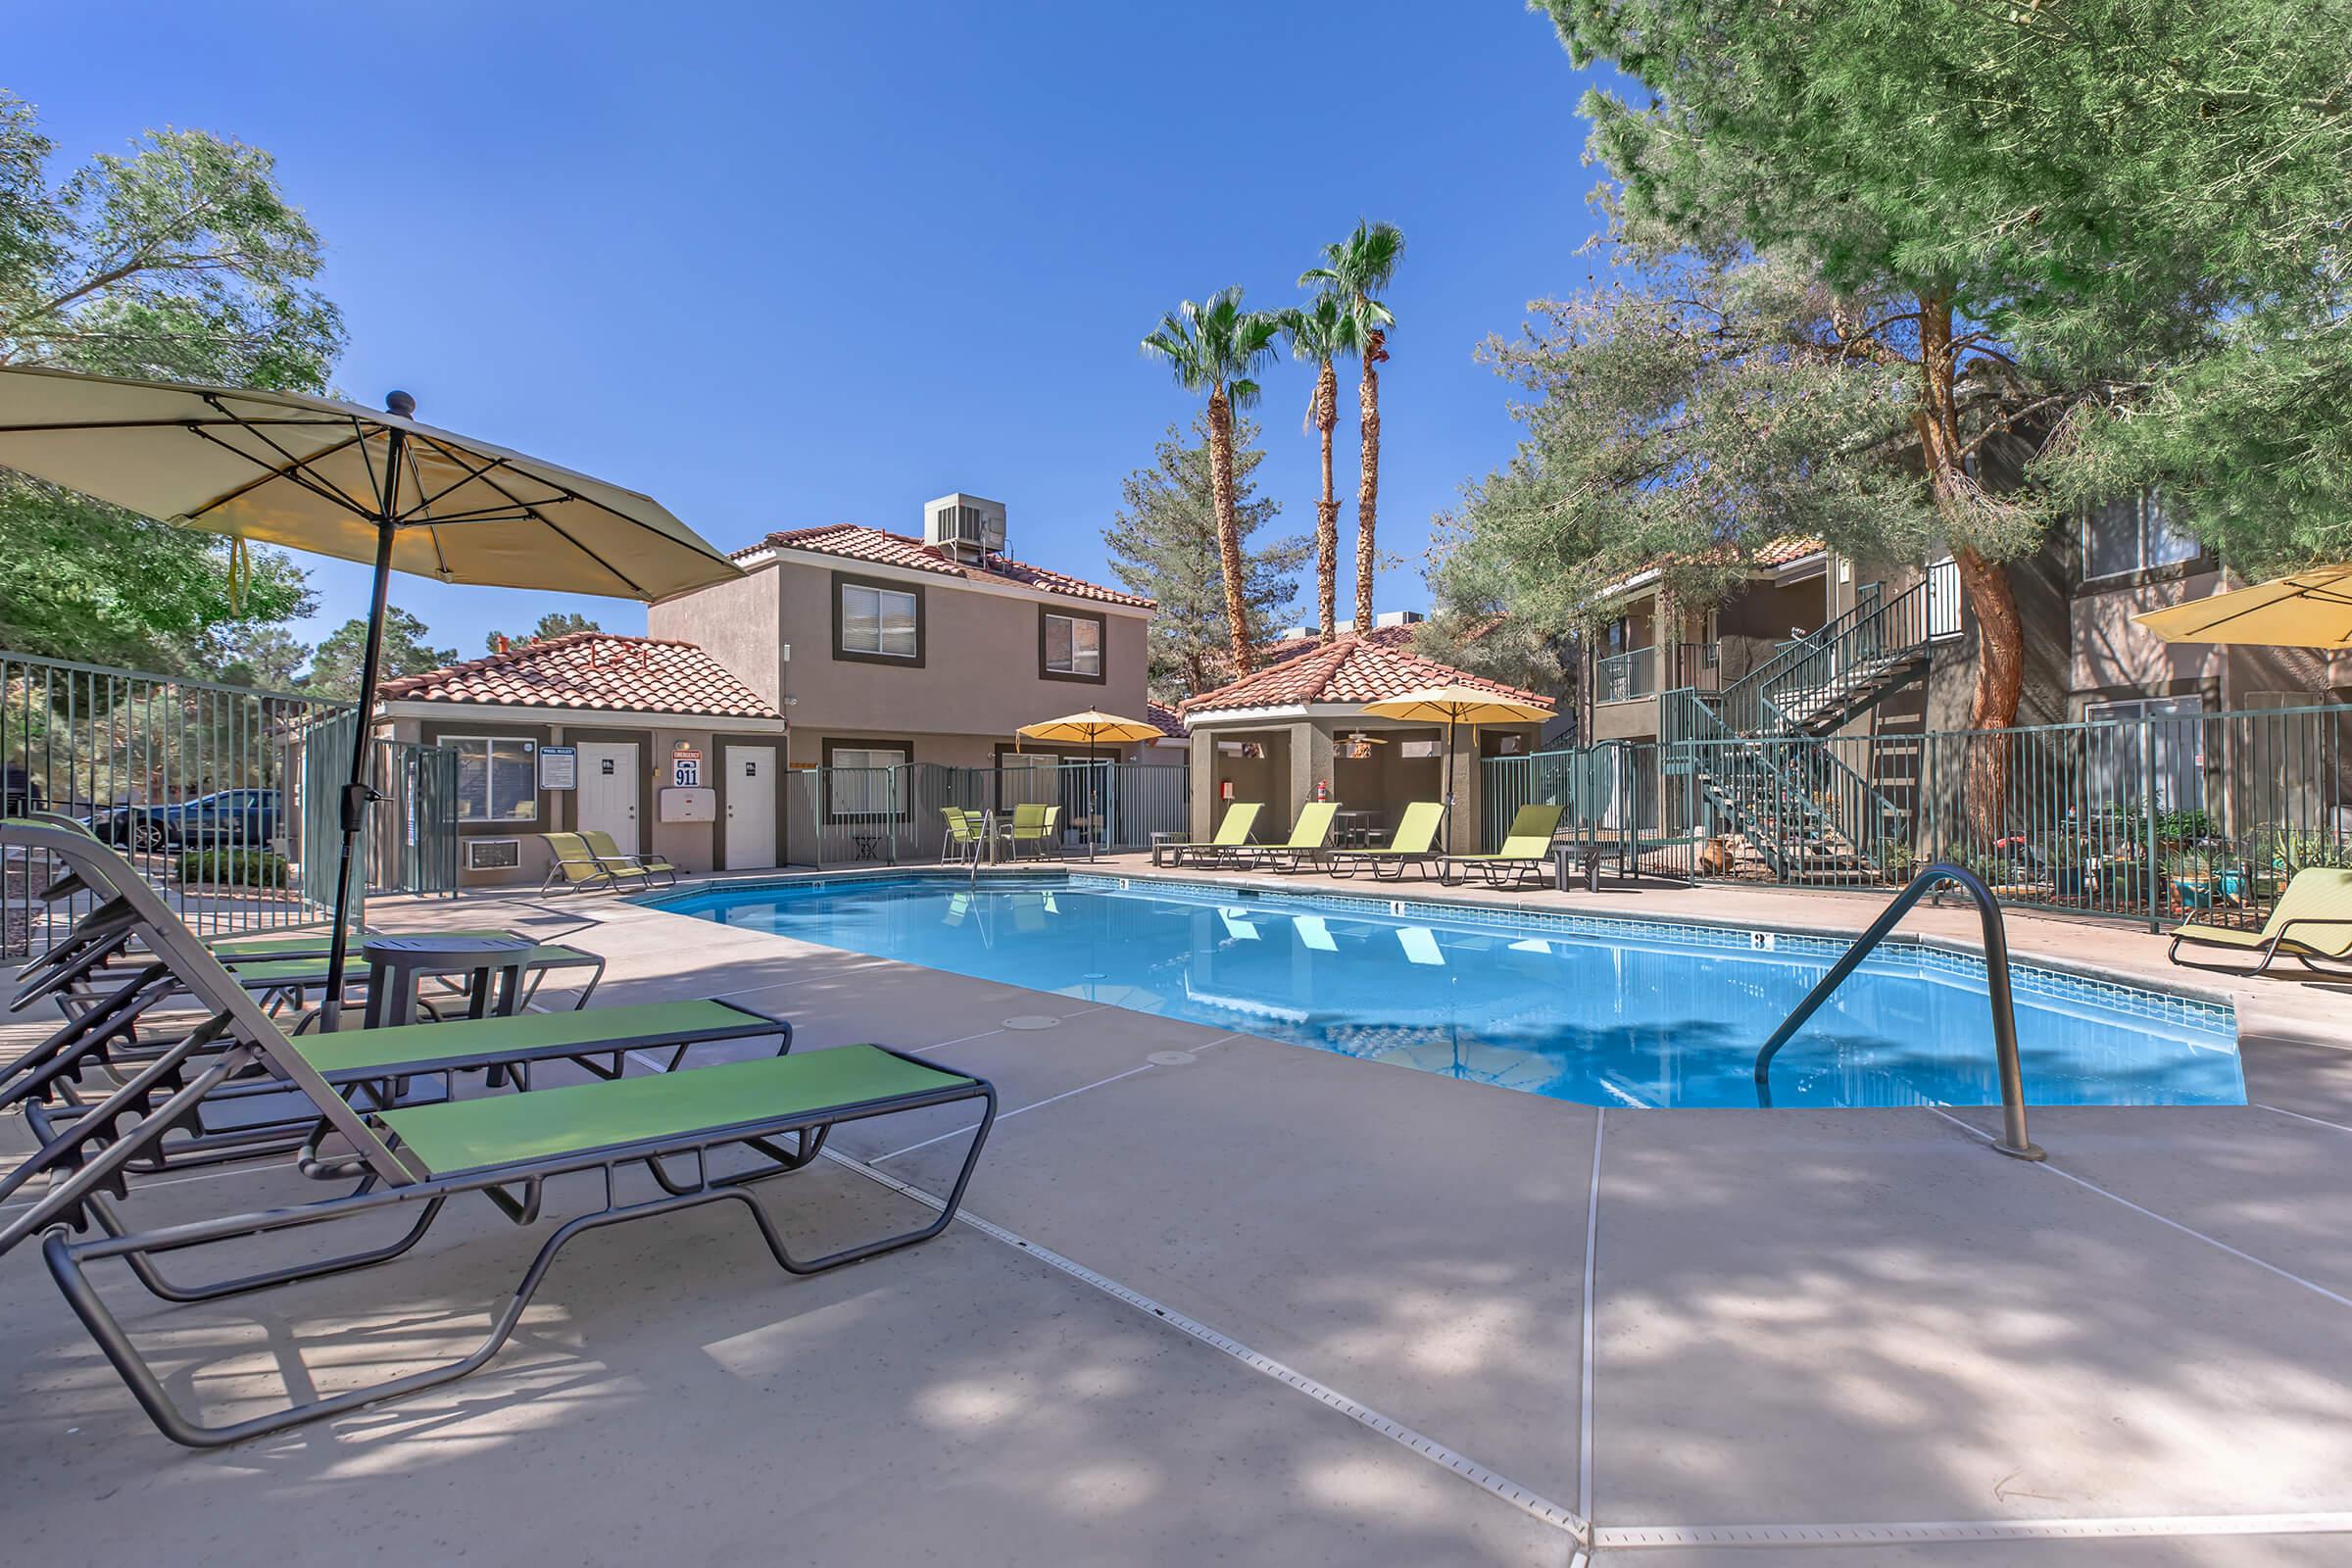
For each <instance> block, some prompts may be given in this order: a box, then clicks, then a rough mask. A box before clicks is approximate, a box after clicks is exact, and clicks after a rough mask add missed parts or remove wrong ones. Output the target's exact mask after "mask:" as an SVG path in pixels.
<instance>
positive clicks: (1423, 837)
mask: <svg viewBox="0 0 2352 1568" xmlns="http://www.w3.org/2000/svg"><path fill="white" fill-rule="evenodd" d="M1445 821H1446V808H1445V807H1443V806H1441V805H1439V804H1438V803H1437V802H1436V801H1415V802H1413V803H1412V804H1411V805H1410V806H1408V807H1406V808H1405V809H1404V815H1403V816H1402V817H1401V818H1399V819H1398V820H1397V831H1396V832H1395V833H1394V834H1392V835H1391V836H1390V838H1389V842H1388V845H1387V846H1386V847H1385V848H1382V849H1377V850H1334V851H1332V852H1331V858H1330V865H1329V869H1330V871H1331V874H1332V875H1333V876H1353V875H1354V874H1355V872H1356V868H1357V867H1359V866H1360V867H1362V868H1363V869H1365V870H1368V871H1370V872H1371V873H1372V874H1373V876H1375V877H1377V878H1379V879H1380V880H1381V881H1384V882H1401V881H1403V880H1404V872H1405V868H1406V867H1407V866H1413V865H1418V866H1420V867H1421V868H1422V871H1423V874H1425V875H1426V874H1427V872H1428V869H1429V867H1430V866H1432V865H1434V864H1436V863H1437V860H1438V850H1437V845H1438V829H1439V828H1440V827H1441V826H1443V825H1444V823H1445Z"/></svg>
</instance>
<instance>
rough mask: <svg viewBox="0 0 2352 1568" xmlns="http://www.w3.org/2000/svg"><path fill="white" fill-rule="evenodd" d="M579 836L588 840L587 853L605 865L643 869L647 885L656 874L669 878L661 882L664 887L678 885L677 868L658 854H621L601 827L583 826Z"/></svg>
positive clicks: (608, 834) (611, 838) (617, 846)
mask: <svg viewBox="0 0 2352 1568" xmlns="http://www.w3.org/2000/svg"><path fill="white" fill-rule="evenodd" d="M580 837H581V838H583V839H586V840H587V841H588V853H589V854H591V855H593V856H595V857H596V858H598V859H600V860H602V861H604V862H605V863H606V864H607V865H612V866H628V867H633V868H635V869H636V870H639V871H643V872H644V873H645V874H646V878H647V881H646V886H648V887H651V886H653V881H652V879H653V878H655V877H658V876H666V877H668V878H669V880H668V882H666V883H664V884H663V886H665V887H673V888H674V887H676V886H677V885H678V868H677V867H676V866H674V865H672V864H670V863H669V862H668V861H667V860H665V859H663V858H662V857H661V856H659V855H623V854H622V853H621V851H620V846H619V845H617V844H615V843H613V835H612V834H610V833H607V832H606V831H605V830H604V829H602V828H593V827H592V828H583V829H582V830H581V831H580Z"/></svg>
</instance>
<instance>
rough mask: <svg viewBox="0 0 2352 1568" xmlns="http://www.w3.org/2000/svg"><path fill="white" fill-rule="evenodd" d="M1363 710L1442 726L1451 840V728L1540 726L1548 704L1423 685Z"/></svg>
mask: <svg viewBox="0 0 2352 1568" xmlns="http://www.w3.org/2000/svg"><path fill="white" fill-rule="evenodd" d="M1363 711H1365V712H1367V713H1370V714H1372V715H1374V716H1375V717H1378V718H1401V719H1405V720H1407V721H1408V722H1418V723H1424V724H1443V725H1445V726H1446V833H1445V842H1446V843H1447V844H1451V843H1452V841H1453V821H1452V818H1453V726H1454V725H1456V724H1468V725H1469V726H1471V727H1472V728H1473V729H1475V728H1477V727H1478V726H1479V725H1481V724H1540V723H1542V722H1543V721H1544V719H1547V718H1549V717H1550V716H1551V705H1550V704H1549V703H1530V702H1523V701H1521V700H1520V699H1518V698H1516V697H1508V696H1505V695H1504V694H1503V693H1501V692H1496V691H1487V690H1483V689H1481V688H1479V687H1476V686H1462V685H1452V686H1427V687H1423V688H1422V689H1421V690H1419V691H1413V692H1406V693H1405V694H1404V695H1403V696H1401V697H1387V698H1383V699H1382V700H1381V701H1379V702H1377V703H1366V704H1365V705H1364V708H1363Z"/></svg>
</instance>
